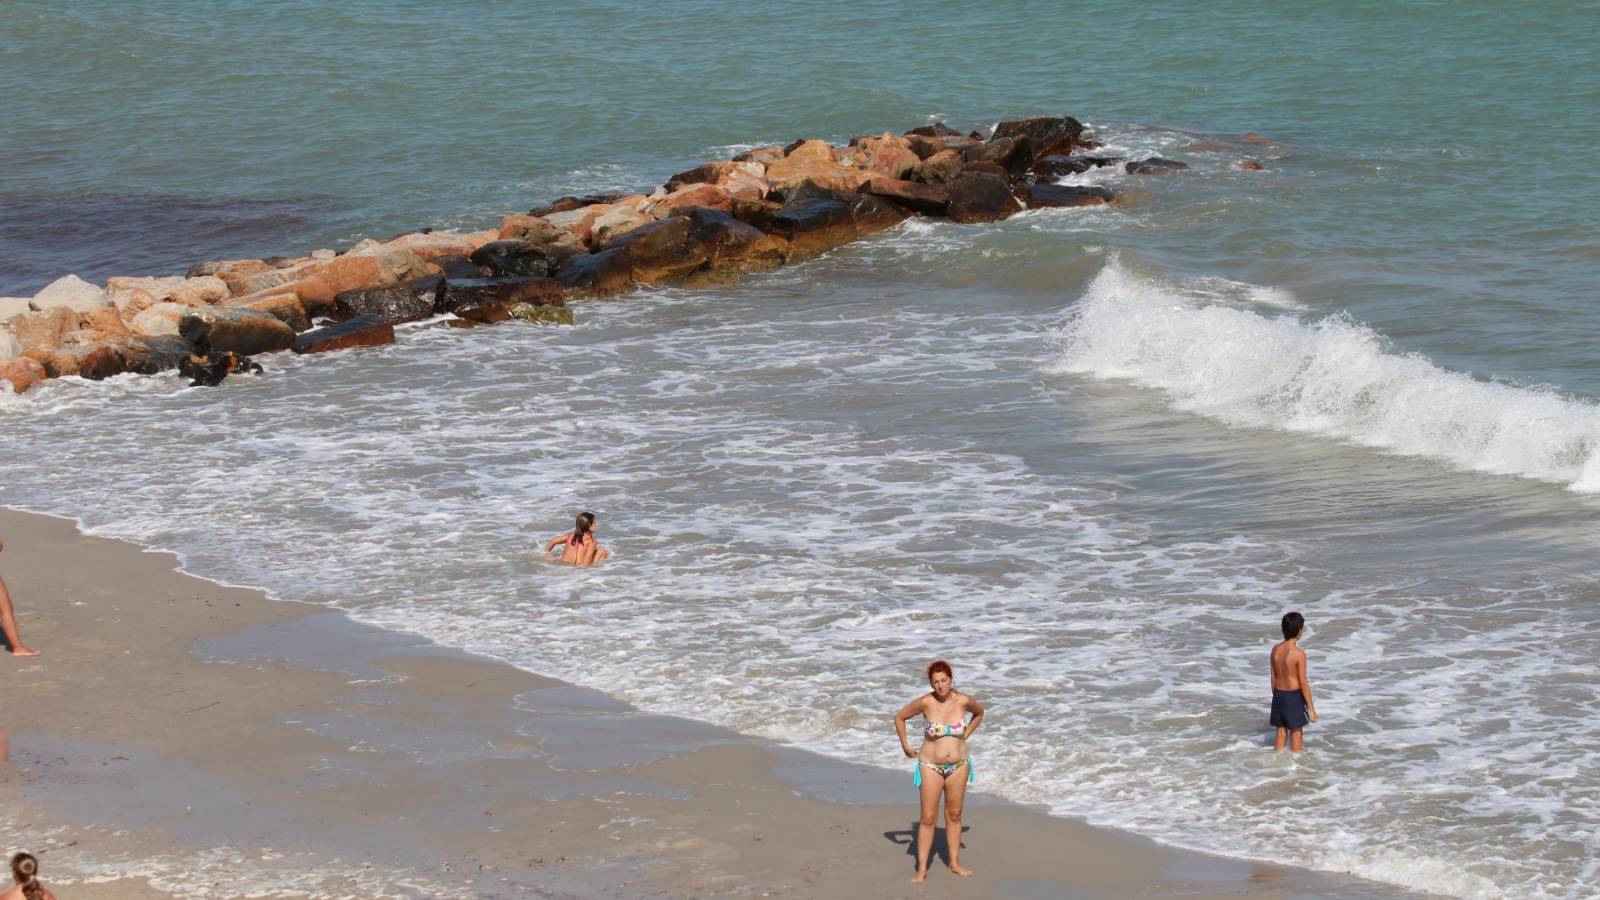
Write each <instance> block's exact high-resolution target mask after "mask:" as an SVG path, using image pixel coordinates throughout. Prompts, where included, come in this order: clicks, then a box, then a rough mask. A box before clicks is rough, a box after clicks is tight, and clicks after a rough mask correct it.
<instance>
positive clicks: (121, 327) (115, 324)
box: [78, 306, 130, 340]
mask: <svg viewBox="0 0 1600 900" xmlns="http://www.w3.org/2000/svg"><path fill="white" fill-rule="evenodd" d="M78 330H79V333H85V332H87V333H89V334H93V335H100V336H102V337H99V338H94V339H93V340H105V339H111V338H126V337H129V336H130V334H129V332H128V326H127V323H125V322H123V321H122V314H121V313H119V312H117V309H116V307H114V306H105V307H101V308H99V309H92V310H90V311H88V312H86V313H80V314H79V315H78Z"/></svg>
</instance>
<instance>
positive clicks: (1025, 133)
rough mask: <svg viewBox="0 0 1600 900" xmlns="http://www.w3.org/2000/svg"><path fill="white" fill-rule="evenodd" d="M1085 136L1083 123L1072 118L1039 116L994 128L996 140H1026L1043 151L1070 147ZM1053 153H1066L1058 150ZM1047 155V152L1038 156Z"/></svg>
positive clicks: (1009, 122) (993, 137)
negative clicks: (1051, 148) (1012, 138)
mask: <svg viewBox="0 0 1600 900" xmlns="http://www.w3.org/2000/svg"><path fill="white" fill-rule="evenodd" d="M1082 136H1083V123H1082V122H1079V121H1078V120H1077V119H1074V118H1073V117H1071V116H1039V117H1036V118H1032V119H1010V120H1008V121H1005V122H1001V123H1000V124H998V125H996V126H995V127H994V134H993V135H991V137H990V139H991V140H993V139H995V138H1007V137H1015V138H1026V139H1028V140H1029V141H1031V142H1032V145H1033V146H1034V147H1036V148H1039V149H1040V150H1041V151H1043V150H1046V149H1048V148H1050V147H1061V146H1063V145H1066V146H1069V147H1070V145H1071V144H1072V143H1075V142H1077V140H1078V139H1079V138H1080V137H1082ZM1053 152H1065V151H1063V150H1056V151H1053ZM1036 155H1038V156H1044V155H1047V154H1046V153H1045V152H1040V153H1038V154H1036Z"/></svg>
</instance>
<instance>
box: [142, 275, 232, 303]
mask: <svg viewBox="0 0 1600 900" xmlns="http://www.w3.org/2000/svg"><path fill="white" fill-rule="evenodd" d="M156 296H157V297H160V296H161V295H160V294H157V295H156ZM231 296H233V291H232V289H231V288H230V287H229V286H228V283H227V282H226V281H223V280H222V279H221V278H219V277H217V276H215V275H202V276H200V277H198V278H185V279H184V280H183V281H181V282H179V283H177V284H175V285H173V286H172V287H171V288H170V289H169V290H168V291H167V293H166V297H165V299H168V300H171V301H172V302H174V303H182V304H183V305H185V306H193V307H196V308H199V307H202V306H210V305H211V304H213V303H218V302H221V301H223V300H226V299H227V298H229V297H231Z"/></svg>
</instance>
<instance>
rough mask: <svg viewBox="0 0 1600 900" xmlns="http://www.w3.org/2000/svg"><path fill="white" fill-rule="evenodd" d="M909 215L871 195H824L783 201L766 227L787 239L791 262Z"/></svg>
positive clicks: (894, 222)
mask: <svg viewBox="0 0 1600 900" xmlns="http://www.w3.org/2000/svg"><path fill="white" fill-rule="evenodd" d="M909 215H910V214H909V213H907V212H906V211H905V210H903V209H901V208H900V207H898V206H896V205H895V204H893V203H890V202H889V201H887V200H884V199H882V198H879V197H874V196H872V195H871V194H849V195H841V194H826V195H820V196H811V197H809V198H807V199H797V200H794V201H791V202H789V203H786V204H784V206H783V208H782V209H780V210H778V212H777V213H775V214H774V215H773V217H772V221H771V225H770V228H771V232H772V233H773V234H776V235H778V236H779V237H782V238H783V239H784V240H786V241H788V242H789V248H788V251H787V254H786V258H787V259H788V261H790V262H795V261H799V260H805V259H810V258H812V257H814V256H820V255H821V254H823V253H826V252H828V251H829V250H832V249H833V248H834V247H838V246H840V245H843V244H848V243H850V242H851V241H854V240H857V239H860V238H863V237H866V236H867V235H870V234H876V233H878V232H880V231H883V230H884V229H886V228H891V227H893V226H895V225H898V224H899V223H901V222H903V221H905V219H906V218H907V217H908V216H909Z"/></svg>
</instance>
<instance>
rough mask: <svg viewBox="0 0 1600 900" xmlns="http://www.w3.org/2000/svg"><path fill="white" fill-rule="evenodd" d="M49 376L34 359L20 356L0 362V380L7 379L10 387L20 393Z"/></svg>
mask: <svg viewBox="0 0 1600 900" xmlns="http://www.w3.org/2000/svg"><path fill="white" fill-rule="evenodd" d="M48 377H50V375H49V373H47V372H46V371H45V370H44V366H42V365H40V364H39V361H38V360H36V359H29V358H28V357H25V356H24V357H21V358H19V359H13V360H8V361H6V362H3V363H0V381H9V382H10V383H11V389H12V390H13V391H16V392H17V393H19V394H20V393H22V392H24V391H26V390H27V389H28V388H31V387H33V386H34V385H36V384H38V383H39V382H41V381H43V380H45V379H46V378H48Z"/></svg>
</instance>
